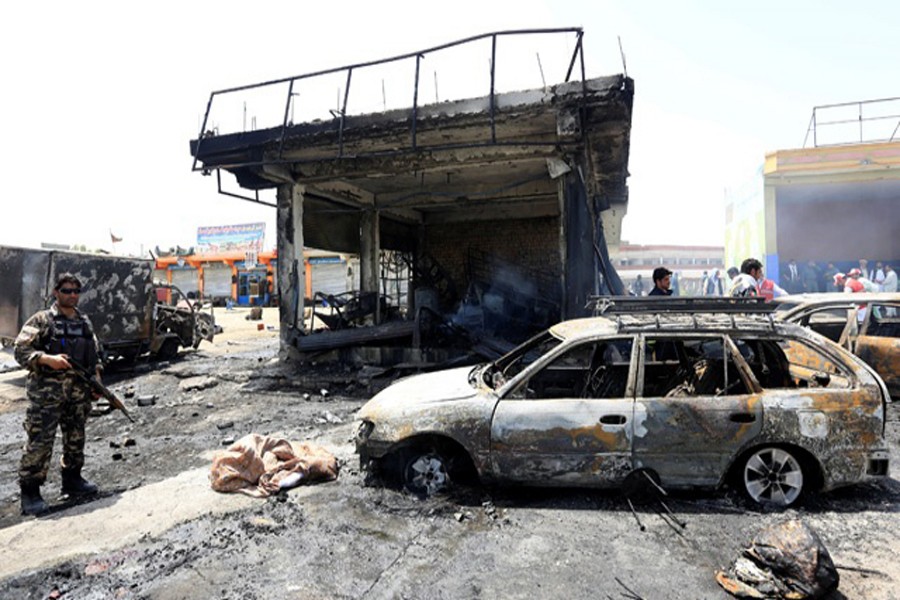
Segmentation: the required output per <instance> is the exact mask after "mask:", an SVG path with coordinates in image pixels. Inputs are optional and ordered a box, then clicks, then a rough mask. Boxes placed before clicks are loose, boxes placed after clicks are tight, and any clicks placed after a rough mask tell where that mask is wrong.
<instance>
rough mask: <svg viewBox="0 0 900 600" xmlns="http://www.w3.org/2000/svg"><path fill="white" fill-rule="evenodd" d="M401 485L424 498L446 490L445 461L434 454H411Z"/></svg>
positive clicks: (446, 468) (429, 452)
mask: <svg viewBox="0 0 900 600" xmlns="http://www.w3.org/2000/svg"><path fill="white" fill-rule="evenodd" d="M403 485H404V486H406V489H408V490H409V491H411V492H412V493H414V494H417V495H420V496H425V497H428V496H433V495H434V494H437V493H438V492H442V491H445V490H447V489H448V488H449V487H450V474H449V470H448V466H447V461H446V460H445V459H444V457H442V456H441V455H440V454H438V453H436V452H432V451H425V452H412V453H411V454H410V458H409V459H408V460H407V461H406V466H405V467H404V469H403Z"/></svg>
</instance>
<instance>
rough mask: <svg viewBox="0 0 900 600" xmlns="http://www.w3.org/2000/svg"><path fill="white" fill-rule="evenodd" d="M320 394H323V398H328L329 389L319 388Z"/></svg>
mask: <svg viewBox="0 0 900 600" xmlns="http://www.w3.org/2000/svg"><path fill="white" fill-rule="evenodd" d="M319 394H321V395H322V397H323V398H326V397H327V396H328V390H326V389H325V388H322V389H321V390H319Z"/></svg>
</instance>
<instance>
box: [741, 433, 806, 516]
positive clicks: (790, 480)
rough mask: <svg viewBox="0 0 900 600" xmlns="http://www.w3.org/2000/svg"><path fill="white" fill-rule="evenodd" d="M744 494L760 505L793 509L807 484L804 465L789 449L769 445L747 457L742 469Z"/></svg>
mask: <svg viewBox="0 0 900 600" xmlns="http://www.w3.org/2000/svg"><path fill="white" fill-rule="evenodd" d="M741 474H742V480H743V482H744V491H745V492H746V494H747V496H749V497H750V499H751V500H753V501H754V502H757V503H758V504H773V505H776V506H791V505H792V504H794V503H795V502H797V500H798V499H799V498H800V496H801V495H802V494H803V491H804V487H803V486H804V483H805V481H806V477H805V473H804V471H803V466H802V465H801V464H800V461H799V460H798V459H797V457H796V456H794V455H793V454H792V453H791V452H790V451H789V450H785V449H784V448H778V447H775V446H769V447H766V448H761V449H759V450H757V451H756V452H754V453H753V454H751V455H750V456H748V457H747V460H746V461H745V462H744V468H743V469H742V473H741Z"/></svg>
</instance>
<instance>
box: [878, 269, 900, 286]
mask: <svg viewBox="0 0 900 600" xmlns="http://www.w3.org/2000/svg"><path fill="white" fill-rule="evenodd" d="M881 288H882V289H883V290H884V291H885V292H896V291H897V271H895V270H894V268H893V267H892V266H891V265H884V281H882V282H881Z"/></svg>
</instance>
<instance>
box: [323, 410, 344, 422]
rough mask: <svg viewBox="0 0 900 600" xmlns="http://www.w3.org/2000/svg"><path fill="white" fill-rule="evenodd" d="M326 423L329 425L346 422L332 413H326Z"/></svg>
mask: <svg viewBox="0 0 900 600" xmlns="http://www.w3.org/2000/svg"><path fill="white" fill-rule="evenodd" d="M325 421H326V422H327V423H343V422H344V420H343V419H341V418H340V417H339V416H337V415H336V414H334V413H333V412H331V411H327V410H326V411H325Z"/></svg>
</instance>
